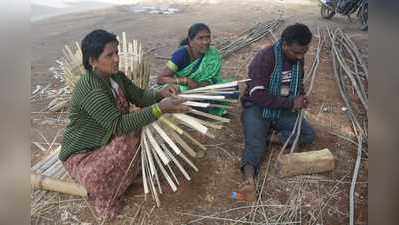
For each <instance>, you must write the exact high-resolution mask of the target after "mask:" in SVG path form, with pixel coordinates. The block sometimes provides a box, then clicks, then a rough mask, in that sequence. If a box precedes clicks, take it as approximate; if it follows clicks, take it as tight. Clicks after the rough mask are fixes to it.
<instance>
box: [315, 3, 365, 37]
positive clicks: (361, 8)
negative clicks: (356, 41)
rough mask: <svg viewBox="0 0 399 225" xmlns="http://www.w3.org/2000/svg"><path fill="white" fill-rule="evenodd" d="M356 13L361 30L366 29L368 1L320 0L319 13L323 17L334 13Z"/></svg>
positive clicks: (346, 14)
mask: <svg viewBox="0 0 399 225" xmlns="http://www.w3.org/2000/svg"><path fill="white" fill-rule="evenodd" d="M353 13H357V17H358V18H360V22H361V24H362V26H361V27H360V29H361V30H368V23H367V20H368V1H367V0H320V14H321V16H322V17H323V18H325V19H330V18H332V17H333V16H334V15H335V14H341V15H344V16H348V18H349V19H350V16H351V15H352V14H353Z"/></svg>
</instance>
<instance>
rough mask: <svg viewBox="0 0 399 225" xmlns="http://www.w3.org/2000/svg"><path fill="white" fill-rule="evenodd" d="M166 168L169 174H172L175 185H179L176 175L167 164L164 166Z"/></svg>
mask: <svg viewBox="0 0 399 225" xmlns="http://www.w3.org/2000/svg"><path fill="white" fill-rule="evenodd" d="M166 167H167V168H168V170H169V172H170V173H171V174H172V176H173V179H174V180H175V182H176V184H177V185H180V182H179V180H178V179H177V177H176V174H175V172H174V171H173V169H172V167H171V166H170V165H169V164H168V165H166Z"/></svg>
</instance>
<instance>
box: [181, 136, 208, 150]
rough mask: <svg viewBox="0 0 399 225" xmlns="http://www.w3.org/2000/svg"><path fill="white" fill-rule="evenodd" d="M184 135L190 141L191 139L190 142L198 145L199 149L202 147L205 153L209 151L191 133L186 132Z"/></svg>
mask: <svg viewBox="0 0 399 225" xmlns="http://www.w3.org/2000/svg"><path fill="white" fill-rule="evenodd" d="M183 135H184V136H185V137H187V138H188V139H190V141H191V142H192V143H194V144H196V145H197V146H198V147H200V148H201V149H202V150H204V151H206V150H207V148H206V147H205V146H204V145H203V144H201V143H200V142H199V141H197V140H196V139H195V138H193V137H192V136H191V135H190V134H189V133H187V132H184V133H183Z"/></svg>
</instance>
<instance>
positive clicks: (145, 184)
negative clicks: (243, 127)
mask: <svg viewBox="0 0 399 225" xmlns="http://www.w3.org/2000/svg"><path fill="white" fill-rule="evenodd" d="M142 140H143V138H142V139H141V142H143V141H142ZM141 146H143V143H141ZM141 150H143V147H141ZM144 155H145V154H143V152H142V153H141V174H142V175H141V176H142V178H143V186H144V194H145V195H147V194H148V193H149V190H148V185H147V174H146V172H145V158H144Z"/></svg>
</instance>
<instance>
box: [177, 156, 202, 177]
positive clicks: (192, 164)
mask: <svg viewBox="0 0 399 225" xmlns="http://www.w3.org/2000/svg"><path fill="white" fill-rule="evenodd" d="M179 156H180V157H181V158H182V159H183V160H184V161H186V163H187V164H188V165H190V166H191V168H193V169H194V170H195V172H198V171H199V170H198V168H197V167H196V166H195V165H194V163H193V162H191V160H190V159H188V158H187V156H186V155H184V153H181V154H180V155H179Z"/></svg>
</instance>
